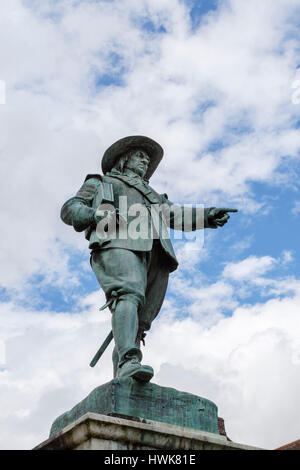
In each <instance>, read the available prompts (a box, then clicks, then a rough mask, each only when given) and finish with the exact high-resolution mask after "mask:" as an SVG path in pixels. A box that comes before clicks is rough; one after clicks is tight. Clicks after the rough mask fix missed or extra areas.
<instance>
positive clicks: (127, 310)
mask: <svg viewBox="0 0 300 470" xmlns="http://www.w3.org/2000/svg"><path fill="white" fill-rule="evenodd" d="M112 327H113V334H114V339H115V344H116V348H115V351H114V354H113V355H114V359H113V362H114V373H116V377H118V378H126V377H132V378H134V379H135V380H137V381H139V382H143V383H145V382H149V380H151V378H152V377H153V375H154V372H153V369H152V367H150V366H143V365H142V364H141V360H142V352H141V350H140V346H139V344H140V340H139V339H137V333H138V314H137V305H136V304H135V303H133V302H131V301H129V300H120V301H119V302H118V304H117V306H116V309H115V311H114V313H113V317H112ZM116 353H117V354H118V358H119V363H118V367H117V370H116V359H117V354H116Z"/></svg>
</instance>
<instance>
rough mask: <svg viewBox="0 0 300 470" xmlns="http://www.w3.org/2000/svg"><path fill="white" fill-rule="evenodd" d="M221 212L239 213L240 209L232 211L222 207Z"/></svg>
mask: <svg viewBox="0 0 300 470" xmlns="http://www.w3.org/2000/svg"><path fill="white" fill-rule="evenodd" d="M220 210H221V211H223V212H238V209H230V208H226V207H222V209H220Z"/></svg>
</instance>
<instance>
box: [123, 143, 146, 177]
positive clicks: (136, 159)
mask: <svg viewBox="0 0 300 470" xmlns="http://www.w3.org/2000/svg"><path fill="white" fill-rule="evenodd" d="M149 162H150V158H149V157H148V155H147V153H146V152H145V151H144V150H137V151H136V152H135V153H134V154H133V155H131V157H130V158H129V160H128V162H127V163H126V168H129V169H130V170H132V171H134V172H135V173H137V174H138V175H139V176H141V177H142V178H143V177H144V176H145V174H146V173H147V170H148V166H149Z"/></svg>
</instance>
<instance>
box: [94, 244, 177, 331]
mask: <svg viewBox="0 0 300 470" xmlns="http://www.w3.org/2000/svg"><path fill="white" fill-rule="evenodd" d="M91 266H92V269H93V271H94V273H95V275H96V278H97V280H98V282H99V284H100V286H101V287H102V289H103V291H104V292H105V295H106V298H107V300H109V299H110V298H111V294H112V292H113V291H115V292H116V293H117V294H118V299H120V300H121V299H122V298H123V299H127V300H131V301H132V302H135V303H136V304H137V306H138V317H139V329H140V330H142V331H145V330H149V329H150V327H151V323H152V321H153V320H154V318H155V317H156V316H157V314H158V313H159V311H160V308H161V306H162V303H163V300H164V297H165V294H166V290H167V286H168V279H169V269H168V268H167V266H166V263H165V262H164V255H163V253H162V251H161V248H160V244H159V242H157V241H156V240H154V242H153V248H152V250H151V251H147V252H138V251H130V250H126V249H123V248H107V249H103V250H97V251H94V252H92V254H91Z"/></svg>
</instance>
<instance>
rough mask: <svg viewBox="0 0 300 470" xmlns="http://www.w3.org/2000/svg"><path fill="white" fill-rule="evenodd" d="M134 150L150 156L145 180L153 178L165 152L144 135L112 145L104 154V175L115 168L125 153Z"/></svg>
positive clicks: (130, 137) (127, 138)
mask: <svg viewBox="0 0 300 470" xmlns="http://www.w3.org/2000/svg"><path fill="white" fill-rule="evenodd" d="M132 149H141V150H145V152H146V153H147V154H148V156H149V158H150V162H149V166H148V169H147V173H146V175H145V178H146V179H149V178H151V176H152V175H153V173H154V172H155V170H156V168H157V167H158V165H159V163H160V161H161V159H162V157H163V154H164V151H163V149H162V147H161V146H160V145H159V144H158V143H157V142H155V141H154V140H152V139H150V138H149V137H145V136H142V135H133V136H129V137H124V138H123V139H120V140H118V141H117V142H115V143H114V144H112V145H111V146H110V147H109V148H108V149H107V150H106V151H105V152H104V155H103V157H102V162H101V166H102V171H103V174H106V173H107V172H108V171H110V170H111V169H112V168H113V167H114V166H115V164H116V163H117V161H118V159H119V158H120V157H121V156H122V155H123V154H124V153H126V152H128V151H129V150H132Z"/></svg>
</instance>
